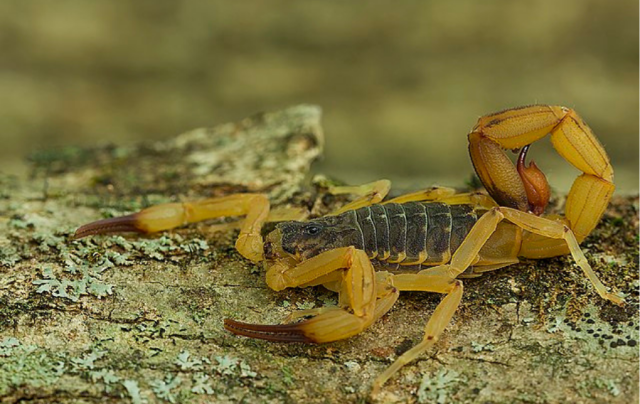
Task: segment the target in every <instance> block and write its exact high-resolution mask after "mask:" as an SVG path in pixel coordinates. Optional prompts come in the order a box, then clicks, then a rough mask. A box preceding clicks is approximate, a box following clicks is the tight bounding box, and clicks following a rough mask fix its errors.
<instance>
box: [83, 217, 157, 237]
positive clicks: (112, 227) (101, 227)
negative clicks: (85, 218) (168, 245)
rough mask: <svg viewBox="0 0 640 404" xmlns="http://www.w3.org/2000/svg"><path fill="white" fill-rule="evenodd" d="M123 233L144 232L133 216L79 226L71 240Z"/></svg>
mask: <svg viewBox="0 0 640 404" xmlns="http://www.w3.org/2000/svg"><path fill="white" fill-rule="evenodd" d="M124 232H136V233H144V230H143V229H141V228H140V226H139V225H138V221H137V219H136V215H135V214H132V215H127V216H120V217H112V218H110V219H102V220H97V221H95V222H91V223H88V224H85V225H83V226H80V227H79V228H78V230H76V232H75V234H74V235H73V239H75V240H77V239H80V238H83V237H87V236H91V235H95V234H109V233H124Z"/></svg>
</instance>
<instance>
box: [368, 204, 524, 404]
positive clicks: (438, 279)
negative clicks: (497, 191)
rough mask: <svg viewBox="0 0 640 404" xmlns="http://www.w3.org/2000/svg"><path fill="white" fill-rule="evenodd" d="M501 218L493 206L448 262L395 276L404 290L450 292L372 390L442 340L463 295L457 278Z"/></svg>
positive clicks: (375, 392) (397, 285) (396, 285)
mask: <svg viewBox="0 0 640 404" xmlns="http://www.w3.org/2000/svg"><path fill="white" fill-rule="evenodd" d="M501 220H502V217H501V215H500V213H499V211H498V208H494V209H491V210H490V211H489V212H487V213H486V214H484V215H483V216H481V217H480V219H478V221H477V222H476V224H475V225H474V226H473V228H472V229H471V231H470V232H469V234H468V235H467V237H466V238H465V239H464V241H463V242H462V244H460V246H459V247H458V249H457V250H456V252H455V253H454V254H453V256H452V257H451V261H450V263H449V264H448V265H439V266H437V267H433V268H429V269H426V270H424V271H420V272H419V273H418V274H400V275H395V276H394V277H393V285H394V286H395V287H396V288H397V289H398V290H400V291H405V290H406V291H425V292H436V293H446V294H447V295H446V296H445V297H444V299H442V301H441V302H440V304H438V306H437V307H436V309H435V311H434V312H433V314H432V315H431V318H430V319H429V321H428V322H427V325H426V327H425V335H424V338H423V340H422V342H420V343H419V344H418V345H416V346H415V347H413V348H411V349H410V350H408V351H407V352H405V353H404V354H402V355H401V356H400V357H399V358H398V359H396V361H395V362H394V363H393V364H392V365H391V366H389V367H388V368H387V369H386V370H385V371H384V372H383V373H381V374H380V375H379V376H378V377H377V378H376V380H375V381H374V383H373V390H372V394H374V395H375V394H377V392H378V391H379V390H380V387H382V385H383V384H384V383H385V382H386V381H387V380H388V379H389V378H390V377H391V376H393V374H395V373H396V372H397V371H398V370H399V369H400V368H402V366H404V365H406V364H407V363H409V362H411V361H412V360H414V359H415V358H417V357H418V356H420V355H421V354H422V353H423V352H425V351H426V350H427V349H429V348H430V347H431V346H433V345H434V344H435V343H436V342H437V341H438V338H439V337H440V334H442V332H443V331H444V329H445V327H446V326H447V324H449V322H450V321H451V318H452V317H453V314H454V313H455V311H456V309H457V308H458V305H459V304H460V300H461V298H462V281H460V280H458V279H455V278H456V277H457V276H458V275H460V274H461V273H463V272H464V271H465V270H466V269H467V268H468V267H469V266H470V265H473V264H474V263H475V262H477V260H478V253H479V252H480V249H481V248H482V246H484V244H485V243H486V242H487V240H489V237H491V234H493V232H494V231H495V230H496V228H497V226H498V223H499V222H500V221H501ZM505 260H507V261H508V260H512V258H505Z"/></svg>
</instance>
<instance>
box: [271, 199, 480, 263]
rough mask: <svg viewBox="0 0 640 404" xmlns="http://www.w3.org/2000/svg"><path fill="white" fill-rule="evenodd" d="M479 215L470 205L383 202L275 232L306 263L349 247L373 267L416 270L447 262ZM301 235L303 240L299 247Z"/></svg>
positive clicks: (291, 224)
mask: <svg viewBox="0 0 640 404" xmlns="http://www.w3.org/2000/svg"><path fill="white" fill-rule="evenodd" d="M481 213H483V212H477V211H476V209H474V206H472V205H469V204H462V205H449V204H446V203H442V202H406V203H386V204H376V205H371V206H365V207H362V208H359V209H355V210H348V211H346V212H344V213H341V214H339V215H336V216H327V217H323V218H320V219H315V220H312V221H309V222H286V223H281V224H279V225H278V226H277V227H278V228H279V229H280V230H281V231H282V248H283V249H284V250H285V251H286V252H287V253H290V254H295V253H296V250H300V251H299V252H300V253H301V254H303V258H304V259H308V258H311V257H312V256H315V255H318V254H320V253H322V252H324V251H326V250H330V249H334V248H339V247H349V246H353V247H355V248H357V249H359V250H363V251H364V252H366V254H367V257H369V259H371V260H372V263H373V265H374V266H375V267H377V268H384V269H387V270H396V271H398V270H415V269H421V268H422V267H427V266H433V265H440V264H444V263H447V262H449V260H450V259H451V256H452V255H453V253H455V251H456V250H457V249H458V247H459V246H460V244H461V243H462V241H463V240H464V239H465V238H466V237H467V234H468V233H469V231H470V230H471V228H472V227H473V225H474V224H475V223H476V221H477V220H478V217H479V215H481ZM295 227H300V228H301V229H302V231H301V232H300V231H296V229H295ZM300 233H303V234H305V235H306V236H307V242H306V243H305V246H304V247H303V248H300V247H299V245H300V244H301V241H300V240H299V238H300V237H299V234H300Z"/></svg>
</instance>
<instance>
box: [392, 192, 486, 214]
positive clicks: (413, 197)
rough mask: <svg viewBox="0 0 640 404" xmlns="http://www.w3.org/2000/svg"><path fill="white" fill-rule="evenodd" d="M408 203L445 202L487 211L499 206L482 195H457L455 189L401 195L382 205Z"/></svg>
mask: <svg viewBox="0 0 640 404" xmlns="http://www.w3.org/2000/svg"><path fill="white" fill-rule="evenodd" d="M407 202H443V203H446V204H449V205H461V204H470V205H474V206H477V207H479V208H485V209H491V208H493V207H494V206H497V204H496V202H495V201H494V200H493V199H491V198H490V197H489V196H487V195H483V194H480V193H461V194H456V191H455V189H453V188H447V187H432V188H429V189H425V190H422V191H417V192H412V193H409V194H405V195H400V196H398V197H395V198H393V199H389V200H388V201H384V202H382V204H383V205H384V204H387V203H407Z"/></svg>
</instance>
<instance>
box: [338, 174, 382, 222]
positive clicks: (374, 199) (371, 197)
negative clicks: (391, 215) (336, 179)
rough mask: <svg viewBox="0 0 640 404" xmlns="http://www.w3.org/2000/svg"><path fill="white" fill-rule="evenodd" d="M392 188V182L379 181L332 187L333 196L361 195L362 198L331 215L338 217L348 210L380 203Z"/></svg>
mask: <svg viewBox="0 0 640 404" xmlns="http://www.w3.org/2000/svg"><path fill="white" fill-rule="evenodd" d="M390 188H391V181H389V180H379V181H374V182H371V183H369V184H363V185H356V186H339V187H331V188H329V193H330V194H332V195H341V194H355V195H360V197H359V198H357V199H356V200H354V201H352V202H350V203H348V204H346V205H344V206H343V207H341V208H339V209H337V210H335V211H333V212H331V213H330V214H329V215H330V216H336V215H339V214H340V213H344V212H346V211H348V210H354V209H358V208H362V207H365V206H369V205H373V204H376V203H379V202H381V201H382V200H383V199H384V197H385V196H387V194H388V193H389V189H390Z"/></svg>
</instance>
